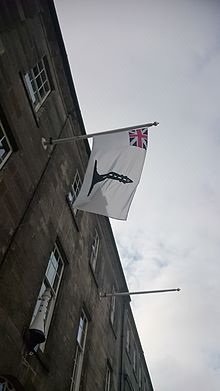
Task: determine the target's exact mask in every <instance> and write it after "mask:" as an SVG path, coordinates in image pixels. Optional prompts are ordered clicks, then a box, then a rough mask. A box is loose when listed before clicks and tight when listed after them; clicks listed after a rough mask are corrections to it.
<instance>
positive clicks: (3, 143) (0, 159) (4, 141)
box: [0, 120, 13, 169]
mask: <svg viewBox="0 0 220 391" xmlns="http://www.w3.org/2000/svg"><path fill="white" fill-rule="evenodd" d="M0 132H1V133H2V135H1V133H0V169H1V168H2V167H3V166H4V164H5V163H6V161H7V160H8V158H9V156H10V155H11V154H12V152H13V149H12V146H11V144H10V141H9V139H8V136H7V134H6V132H5V129H4V126H3V124H2V122H1V120H0ZM5 147H7V151H6V149H5ZM1 151H4V152H3V154H2V152H1ZM5 152H6V154H5Z"/></svg>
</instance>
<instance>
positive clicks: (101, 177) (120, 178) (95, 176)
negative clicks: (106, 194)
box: [87, 160, 133, 197]
mask: <svg viewBox="0 0 220 391" xmlns="http://www.w3.org/2000/svg"><path fill="white" fill-rule="evenodd" d="M106 179H112V180H116V181H119V182H121V183H132V182H133V181H132V179H130V178H128V177H127V176H126V175H122V174H117V172H114V171H110V172H108V173H107V174H102V175H101V174H99V173H98V171H97V160H95V164H94V170H93V177H92V183H91V186H90V189H89V192H88V194H87V197H88V196H89V195H90V194H91V191H92V189H93V187H94V186H95V184H96V183H98V182H103V181H105V180H106Z"/></svg>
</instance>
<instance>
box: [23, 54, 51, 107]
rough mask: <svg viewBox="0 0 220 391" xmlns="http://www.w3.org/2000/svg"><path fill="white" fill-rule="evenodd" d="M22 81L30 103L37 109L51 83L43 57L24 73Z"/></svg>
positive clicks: (49, 90) (47, 93) (48, 91)
mask: <svg viewBox="0 0 220 391" xmlns="http://www.w3.org/2000/svg"><path fill="white" fill-rule="evenodd" d="M24 81H25V85H26V88H27V90H28V93H29V96H30V99H31V102H32V105H33V107H34V109H35V111H38V110H39V108H40V107H41V105H42V104H43V102H44V101H45V99H46V98H47V97H48V95H49V93H50V92H51V84H50V81H49V76H48V72H47V67H46V65H45V57H43V58H41V59H40V60H39V61H38V62H37V63H36V64H35V65H34V66H33V67H32V68H31V69H30V70H29V71H28V72H27V73H26V74H25V75H24Z"/></svg>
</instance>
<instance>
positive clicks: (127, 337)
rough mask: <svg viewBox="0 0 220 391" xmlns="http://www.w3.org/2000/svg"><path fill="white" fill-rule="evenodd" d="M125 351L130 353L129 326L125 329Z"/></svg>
mask: <svg viewBox="0 0 220 391" xmlns="http://www.w3.org/2000/svg"><path fill="white" fill-rule="evenodd" d="M126 352H127V353H128V355H129V356H130V353H131V330H130V326H128V327H127V331H126Z"/></svg>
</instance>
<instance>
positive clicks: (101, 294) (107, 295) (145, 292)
mask: <svg viewBox="0 0 220 391" xmlns="http://www.w3.org/2000/svg"><path fill="white" fill-rule="evenodd" d="M176 291H177V292H179V291H180V288H174V289H159V290H154V291H137V292H129V291H127V292H112V293H100V294H99V296H100V298H101V297H112V296H130V295H145V294H149V293H163V292H176Z"/></svg>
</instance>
